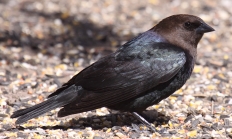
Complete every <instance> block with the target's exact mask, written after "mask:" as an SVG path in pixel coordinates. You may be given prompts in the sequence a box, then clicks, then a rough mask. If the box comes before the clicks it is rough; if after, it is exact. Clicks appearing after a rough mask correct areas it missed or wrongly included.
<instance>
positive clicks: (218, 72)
mask: <svg viewBox="0 0 232 139" xmlns="http://www.w3.org/2000/svg"><path fill="white" fill-rule="evenodd" d="M231 6H232V1H231V0H214V1H212V0H204V1H203V0H202V1H197V0H192V1H184V0H162V1H161V0H147V1H146V0H144V1H140V0H130V1H129V0H128V1H123V0H117V1H115V0H91V1H81V0H69V1H61V0H49V1H48V0H0V25H1V28H0V139H2V138H3V139H5V138H38V139H39V138H88V139H91V138H94V139H102V138H112V139H119V138H123V139H127V138H140V139H149V138H173V139H179V138H232V123H231V122H232V114H231V112H232V95H231V93H232V91H231V90H232V86H231V83H232V60H231V59H232V54H231V52H232V45H231V44H232V28H231V25H232V18H231V15H232V8H231ZM178 13H186V14H194V15H197V16H200V17H201V18H202V19H203V20H205V21H206V22H207V23H208V24H210V25H211V26H213V27H214V28H215V30H216V31H215V32H213V33H208V34H206V35H204V37H203V39H202V40H201V42H200V44H199V48H198V60H197V63H196V66H195V68H194V72H193V74H192V76H191V78H190V79H189V80H188V82H187V83H186V84H185V85H184V86H183V87H182V89H180V90H178V91H177V92H176V93H175V94H173V95H172V96H170V97H169V98H167V99H166V100H163V101H161V102H160V103H159V105H154V106H151V107H149V108H148V110H149V111H147V113H148V114H151V115H153V117H156V118H155V120H154V121H153V122H152V123H153V125H154V126H156V129H157V130H160V133H152V132H151V131H150V130H149V129H147V128H146V127H145V126H144V125H142V124H140V122H139V121H137V120H136V119H134V117H133V116H132V115H131V114H130V113H118V112H117V111H112V110H109V109H107V108H101V109H97V110H93V111H88V112H84V113H80V114H76V115H72V116H68V117H64V118H57V117H56V113H57V111H58V110H59V109H56V110H53V111H51V112H48V113H46V114H45V115H44V116H41V117H39V118H36V119H32V120H30V121H28V122H27V123H25V124H22V125H15V124H14V122H15V119H11V118H10V115H11V114H12V112H13V111H15V110H18V109H21V108H25V107H29V106H32V105H34V104H36V103H40V102H42V101H43V100H44V99H45V98H46V96H48V95H49V94H50V93H51V92H53V91H54V90H56V89H57V88H58V87H60V86H61V85H62V84H63V83H65V82H66V81H67V80H68V79H69V78H71V77H72V76H73V75H74V74H76V73H78V72H79V71H81V70H82V69H83V68H84V67H86V66H88V65H89V64H91V63H93V62H94V61H96V60H97V59H99V58H100V57H102V56H103V55H106V54H108V53H110V52H112V51H115V50H116V49H117V47H118V46H120V45H121V44H123V43H125V41H127V40H129V39H130V38H132V37H133V36H135V35H137V34H139V33H141V32H144V31H146V30H148V29H150V28H151V27H152V26H154V25H155V24H156V23H157V22H158V21H160V20H161V19H163V18H165V17H167V16H169V15H172V14H178Z"/></svg>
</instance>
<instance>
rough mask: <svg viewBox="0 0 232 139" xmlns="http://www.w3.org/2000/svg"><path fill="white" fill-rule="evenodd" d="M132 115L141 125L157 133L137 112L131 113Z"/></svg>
mask: <svg viewBox="0 0 232 139" xmlns="http://www.w3.org/2000/svg"><path fill="white" fill-rule="evenodd" d="M132 115H133V116H134V117H136V118H137V119H138V120H139V121H140V122H141V123H143V124H144V125H145V126H147V127H148V128H149V129H150V130H151V131H152V132H158V131H157V130H156V129H155V128H154V127H153V126H152V125H151V123H149V122H148V121H147V120H146V119H144V118H143V117H142V116H141V115H139V114H138V113H137V112H132Z"/></svg>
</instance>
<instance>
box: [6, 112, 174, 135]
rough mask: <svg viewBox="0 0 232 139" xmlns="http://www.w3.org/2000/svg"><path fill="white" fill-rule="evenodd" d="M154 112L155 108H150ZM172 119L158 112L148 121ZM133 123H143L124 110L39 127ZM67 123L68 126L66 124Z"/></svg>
mask: <svg viewBox="0 0 232 139" xmlns="http://www.w3.org/2000/svg"><path fill="white" fill-rule="evenodd" d="M150 111H151V112H153V110H150ZM169 120H170V117H169V116H165V115H163V114H161V113H158V116H157V117H152V118H150V119H149V120H148V121H149V122H150V123H153V124H154V125H155V126H159V125H164V124H167V123H168V121H169ZM132 124H136V125H139V124H141V123H140V121H138V120H137V119H136V118H135V117H133V116H132V115H131V114H130V113H128V112H124V113H114V114H113V113H111V114H107V115H104V116H97V115H93V116H89V117H85V118H82V117H81V118H79V119H75V118H73V119H71V120H70V121H67V122H66V123H63V125H55V126H41V127H39V128H42V129H44V130H46V129H50V130H56V129H61V130H67V129H74V130H80V129H85V128H86V127H91V128H92V129H93V130H104V128H106V129H107V128H113V127H117V126H119V127H122V126H131V125H132ZM64 125H66V126H64ZM36 128H38V126H30V127H22V126H16V128H13V129H9V130H11V131H13V130H25V129H30V130H34V129H35V130H36Z"/></svg>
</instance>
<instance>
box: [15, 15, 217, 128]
mask: <svg viewBox="0 0 232 139" xmlns="http://www.w3.org/2000/svg"><path fill="white" fill-rule="evenodd" d="M212 31H214V29H213V28H212V27H211V26H209V25H208V24H206V23H205V22H204V21H203V20H202V19H201V18H199V17H197V16H194V15H188V14H177V15H171V16H169V17H167V18H164V19H163V20H161V21H160V22H159V23H158V24H157V25H155V26H154V27H152V28H151V29H149V30H147V31H145V32H143V33H141V34H139V35H138V36H136V37H134V38H133V39H131V40H129V41H128V42H126V43H125V44H123V45H122V46H120V47H119V48H118V49H117V50H116V51H115V52H113V53H111V54H109V55H106V56H105V57H102V58H100V59H99V60H98V61H96V62H95V63H93V64H91V65H90V66H88V67H86V68H85V69H83V70H82V71H80V72H79V73H78V74H76V75H74V76H73V77H72V78H71V79H70V80H69V81H68V82H66V83H64V84H63V85H62V86H61V87H60V88H58V89H57V90H56V91H55V92H53V93H52V94H50V95H49V96H48V97H47V99H46V100H45V101H43V102H41V103H39V104H36V105H34V106H32V107H29V108H25V109H21V110H17V111H15V112H13V114H12V115H11V118H18V119H17V120H16V122H15V123H16V124H21V123H24V122H26V121H28V120H30V119H32V118H36V117H38V116H40V115H42V114H44V113H46V112H49V111H51V110H53V109H56V108H61V109H60V110H59V112H58V117H64V116H68V115H71V114H77V113H81V112H85V111H90V110H94V109H97V108H101V107H107V108H109V109H113V110H118V111H121V112H130V113H132V115H133V116H135V117H136V118H137V119H138V120H139V121H140V122H142V123H143V124H145V125H146V126H147V127H149V128H150V129H151V130H152V131H156V130H155V128H154V127H153V126H152V124H151V123H149V122H148V121H147V120H146V119H145V118H144V117H143V116H142V112H143V111H145V110H146V108H147V107H149V106H152V105H155V104H158V103H159V102H160V101H161V100H163V99H165V98H167V97H168V96H170V95H171V94H173V93H174V92H175V91H176V90H178V89H180V88H181V87H182V86H183V85H184V84H185V83H186V81H187V80H188V79H189V78H190V76H191V73H192V71H193V68H194V64H195V62H196V56H197V45H198V43H199V41H200V40H201V38H202V36H203V35H204V33H207V32H212Z"/></svg>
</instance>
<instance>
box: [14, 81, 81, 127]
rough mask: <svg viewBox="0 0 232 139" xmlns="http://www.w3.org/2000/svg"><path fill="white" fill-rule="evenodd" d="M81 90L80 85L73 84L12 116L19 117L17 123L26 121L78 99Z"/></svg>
mask: <svg viewBox="0 0 232 139" xmlns="http://www.w3.org/2000/svg"><path fill="white" fill-rule="evenodd" d="M81 90H82V88H81V87H80V86H76V85H72V86H70V87H68V88H67V89H64V90H63V91H62V92H60V93H58V95H55V96H52V97H50V98H48V99H47V100H46V101H44V102H42V103H40V104H37V105H34V106H32V107H30V108H26V109H22V110H18V111H15V112H14V113H13V114H12V115H11V118H17V117H19V118H18V119H17V121H16V122H15V123H16V124H21V123H24V122H26V121H28V120H30V119H32V118H35V117H38V116H39V115H42V114H44V113H46V112H48V111H51V110H53V109H56V108H59V107H62V106H65V105H67V104H69V103H71V102H73V101H74V100H77V99H78V98H77V97H78V96H80V95H81V92H82V91H81Z"/></svg>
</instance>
